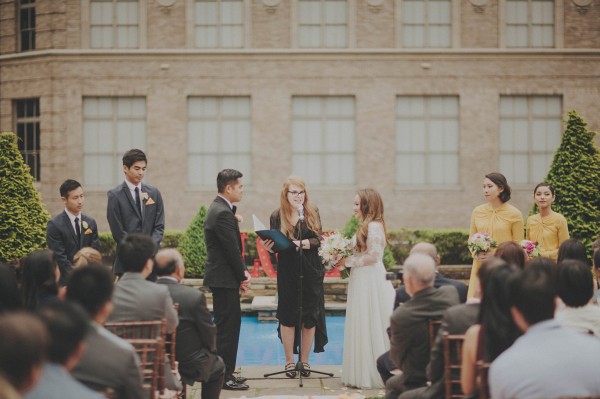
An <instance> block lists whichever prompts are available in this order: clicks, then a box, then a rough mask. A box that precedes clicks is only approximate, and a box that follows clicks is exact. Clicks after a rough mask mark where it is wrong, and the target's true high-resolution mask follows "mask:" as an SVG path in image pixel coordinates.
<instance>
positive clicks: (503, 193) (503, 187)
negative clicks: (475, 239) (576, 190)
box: [467, 173, 524, 298]
mask: <svg viewBox="0 0 600 399" xmlns="http://www.w3.org/2000/svg"><path fill="white" fill-rule="evenodd" d="M483 196H484V197H485V199H486V200H487V203H485V204H482V205H479V206H478V207H476V208H475V209H473V213H472V214H471V229H470V231H469V237H471V236H472V235H473V234H475V233H484V232H486V233H489V234H490V235H491V236H492V238H493V239H494V240H495V241H496V243H497V244H498V245H500V244H502V243H503V242H505V241H517V242H519V241H521V240H522V239H523V237H524V230H523V215H522V214H521V211H519V210H518V209H517V208H515V207H514V206H512V205H510V204H509V203H508V200H510V186H509V185H508V182H507V181H506V177H504V175H502V174H500V173H490V174H487V175H485V178H484V179H483ZM491 255H492V254H489V253H481V254H479V255H477V257H476V258H474V259H473V267H472V268H471V278H470V280H469V292H468V293H467V298H472V297H474V296H475V290H476V288H477V271H478V270H479V266H481V262H482V261H483V260H485V259H486V258H487V257H488V256H491Z"/></svg>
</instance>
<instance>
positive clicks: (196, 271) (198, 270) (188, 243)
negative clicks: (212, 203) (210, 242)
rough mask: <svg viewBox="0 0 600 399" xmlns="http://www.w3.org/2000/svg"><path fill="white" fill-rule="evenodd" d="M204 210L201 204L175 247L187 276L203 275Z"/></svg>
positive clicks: (204, 244) (204, 207)
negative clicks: (180, 256)
mask: <svg viewBox="0 0 600 399" xmlns="http://www.w3.org/2000/svg"><path fill="white" fill-rule="evenodd" d="M206 212H207V209H206V206H204V205H202V206H201V207H200V209H199V210H198V213H197V214H196V216H195V217H194V219H192V222H191V223H190V225H189V226H188V228H187V230H186V231H185V233H184V234H183V236H182V237H181V240H180V242H179V247H178V248H177V249H178V250H179V252H181V255H182V256H183V261H184V263H185V266H186V271H187V273H186V275H187V277H189V278H203V277H204V262H205V261H206V243H205V242H204V220H205V219H206Z"/></svg>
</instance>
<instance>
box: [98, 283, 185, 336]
mask: <svg viewBox="0 0 600 399" xmlns="http://www.w3.org/2000/svg"><path fill="white" fill-rule="evenodd" d="M112 302H113V305H114V310H113V312H112V314H111V315H110V316H109V317H108V320H107V321H109V322H114V321H143V320H160V319H163V318H164V319H167V332H172V331H173V330H175V328H176V327H177V323H178V318H177V312H175V309H174V308H173V300H172V299H171V295H170V294H169V290H168V289H167V287H165V286H164V285H158V284H156V283H153V282H151V281H147V280H146V279H145V278H144V276H142V274H141V273H125V274H124V275H123V277H121V279H120V280H119V281H118V282H117V284H115V290H114V292H113V296H112Z"/></svg>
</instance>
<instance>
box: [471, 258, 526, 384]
mask: <svg viewBox="0 0 600 399" xmlns="http://www.w3.org/2000/svg"><path fill="white" fill-rule="evenodd" d="M518 272H519V270H518V269H517V267H516V266H514V265H512V264H508V263H502V264H500V265H497V266H496V267H494V268H493V269H492V270H491V271H490V272H489V275H488V276H487V277H486V278H485V283H484V285H483V287H482V288H481V293H482V298H481V306H480V307H479V323H478V324H475V325H474V326H472V327H470V328H469V329H468V330H467V332H466V333H465V340H464V343H463V347H462V367H461V372H460V384H461V387H462V391H463V393H464V394H465V395H466V396H470V395H473V394H474V393H475V367H476V364H477V362H478V361H484V362H491V361H493V360H494V359H495V358H496V357H498V355H500V354H501V353H502V352H504V351H505V350H506V349H507V348H508V347H510V346H511V345H512V343H513V342H514V341H515V339H517V337H518V336H519V335H521V334H520V332H519V329H518V328H517V326H516V325H515V323H514V322H513V320H512V317H511V315H510V307H511V294H510V286H509V283H510V281H511V279H513V278H515V276H516V275H517V274H518Z"/></svg>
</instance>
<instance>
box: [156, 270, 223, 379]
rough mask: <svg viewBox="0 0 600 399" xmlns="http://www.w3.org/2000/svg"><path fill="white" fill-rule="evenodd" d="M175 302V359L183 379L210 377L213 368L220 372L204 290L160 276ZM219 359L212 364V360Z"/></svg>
mask: <svg viewBox="0 0 600 399" xmlns="http://www.w3.org/2000/svg"><path fill="white" fill-rule="evenodd" d="M156 283H157V284H164V285H165V286H166V287H167V288H168V289H169V293H170V294H171V298H172V299H173V302H174V303H178V304H179V325H178V326H177V346H176V351H177V353H176V359H177V361H178V362H179V373H180V374H181V376H182V378H183V380H184V382H186V383H188V384H189V385H193V383H194V381H209V380H211V379H212V378H211V376H212V374H214V373H215V372H217V373H219V374H222V372H223V371H224V369H225V365H224V363H223V361H222V360H220V358H219V359H216V357H217V326H216V325H215V323H213V319H212V315H211V314H210V311H209V310H208V307H207V306H206V298H205V297H204V294H203V293H202V292H201V291H200V290H198V289H195V288H192V287H187V286H185V285H182V284H179V283H177V282H176V281H174V280H172V279H168V278H162V277H159V278H158V280H157V281H156ZM215 362H216V363H218V364H217V365H215V364H214V363H215Z"/></svg>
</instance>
